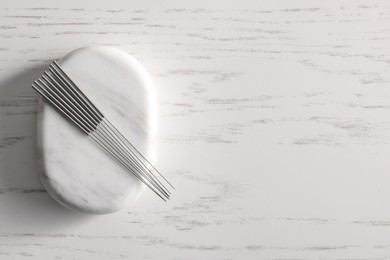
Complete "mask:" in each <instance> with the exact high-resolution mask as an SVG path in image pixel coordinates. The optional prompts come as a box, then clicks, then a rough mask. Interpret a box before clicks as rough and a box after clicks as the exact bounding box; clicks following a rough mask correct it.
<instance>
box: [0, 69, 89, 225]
mask: <svg viewBox="0 0 390 260" xmlns="http://www.w3.org/2000/svg"><path fill="white" fill-rule="evenodd" d="M47 66H48V65H47ZM45 68H46V66H42V67H41V68H31V69H28V70H25V71H23V72H22V73H19V74H17V75H13V76H11V77H8V78H6V79H4V78H0V221H1V223H3V224H4V227H5V228H4V231H5V232H7V230H8V229H9V230H15V228H16V227H17V228H18V229H19V228H20V229H22V230H23V231H25V232H26V231H28V230H30V231H33V229H34V230H39V231H40V232H50V231H53V229H58V228H59V227H61V226H66V225H72V224H76V223H79V222H80V221H85V220H86V218H88V216H87V215H84V214H80V213H76V212H72V211H69V210H68V209H65V208H64V207H62V206H61V205H59V204H58V203H57V202H56V201H55V200H54V199H52V198H51V197H50V195H49V194H48V193H47V192H46V191H45V190H44V188H43V186H42V185H41V184H40V182H39V179H38V175H37V157H36V110H37V102H38V94H37V93H35V91H34V90H33V89H32V88H31V83H32V82H33V81H34V80H35V79H37V78H38V77H39V76H40V75H41V73H42V72H43V70H44V69H45Z"/></svg>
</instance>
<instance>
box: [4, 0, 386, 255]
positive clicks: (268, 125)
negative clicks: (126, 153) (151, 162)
mask: <svg viewBox="0 0 390 260" xmlns="http://www.w3.org/2000/svg"><path fill="white" fill-rule="evenodd" d="M99 2H101V3H99ZM99 44H100V45H111V46H116V47H119V48H122V49H124V50H126V51H128V52H129V53H131V54H132V55H134V56H135V57H136V58H137V59H139V60H140V61H141V62H142V64H143V65H144V66H145V67H146V68H147V70H148V71H149V72H150V74H151V75H152V78H153V80H154V82H155V84H156V86H157V93H158V105H159V149H158V151H159V159H158V164H157V166H158V167H159V168H160V169H161V170H162V171H164V172H165V173H166V175H167V176H168V177H169V178H170V179H171V180H172V181H173V182H174V183H175V185H176V187H177V190H176V192H175V196H174V198H173V200H172V201H170V202H169V203H162V202H161V201H160V200H159V199H157V198H156V197H155V196H154V195H153V194H152V193H151V192H147V193H145V194H144V196H142V198H140V199H139V200H138V201H137V202H136V203H134V204H132V205H129V207H128V208H127V209H126V210H124V211H122V212H119V213H116V214H112V215H106V216H85V215H80V214H76V213H72V212H70V211H68V210H66V209H64V208H62V207H61V206H59V205H58V204H57V203H56V202H55V201H54V200H53V199H52V198H51V197H50V196H49V195H48V194H47V193H46V192H45V191H44V190H43V188H42V186H41V185H40V183H39V181H38V179H37V177H36V176H37V172H36V155H35V134H36V131H35V120H36V104H37V95H36V94H35V93H34V91H33V90H32V89H31V88H30V84H31V82H32V81H33V80H34V79H36V78H37V77H38V75H40V73H41V72H42V70H43V69H44V68H45V67H46V66H47V65H48V64H49V62H50V61H51V60H52V59H55V58H59V57H61V56H63V55H64V54H65V53H67V52H69V51H70V50H72V49H74V48H77V47H81V46H84V45H99ZM389 83H390V2H389V1H375V0H374V1H369V0H366V1H289V0H287V1H255V0H253V1H246V0H240V1H172V2H168V1H152V2H150V1H139V2H133V1H92V0H90V1H74V0H72V1H69V0H68V1H61V2H54V1H42V0H38V1H27V0H25V1H13V0H2V1H1V5H0V259H13V260H14V259H24V258H28V257H29V258H30V259H94V260H95V259H117V258H118V259H122V258H123V259H320V258H321V259H390V160H389V158H390V85H389Z"/></svg>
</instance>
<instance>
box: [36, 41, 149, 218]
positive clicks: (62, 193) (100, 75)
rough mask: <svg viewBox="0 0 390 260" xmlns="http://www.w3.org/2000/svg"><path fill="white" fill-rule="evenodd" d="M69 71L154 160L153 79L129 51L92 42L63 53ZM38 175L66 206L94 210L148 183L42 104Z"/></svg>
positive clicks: (124, 202) (121, 202)
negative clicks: (92, 45)
mask: <svg viewBox="0 0 390 260" xmlns="http://www.w3.org/2000/svg"><path fill="white" fill-rule="evenodd" d="M59 63H60V64H61V66H62V67H63V69H64V70H65V71H66V73H67V74H68V75H69V76H70V77H71V78H72V79H73V80H74V82H75V83H76V84H77V85H78V86H79V87H80V89H81V90H82V91H83V92H84V93H86V94H87V96H88V97H89V98H90V99H91V101H92V102H93V103H94V104H96V106H97V107H98V108H99V109H100V110H101V111H102V112H103V113H104V114H105V116H106V117H107V118H108V119H109V120H110V121H111V122H112V123H113V124H114V125H116V127H117V128H118V129H119V130H120V131H121V132H122V133H123V134H124V135H125V136H126V137H127V138H128V139H129V140H130V141H131V142H132V143H133V144H134V145H135V146H136V147H138V149H139V150H140V151H141V152H142V153H143V154H144V155H145V156H147V157H148V159H149V160H150V161H151V162H152V163H153V162H154V161H155V157H156V134H157V109H156V108H157V105H156V96H155V89H154V86H153V83H152V81H151V79H150V77H149V75H148V73H147V71H146V70H145V69H144V68H143V67H142V65H141V64H140V63H139V62H138V61H137V60H135V59H134V58H133V57H132V56H130V55H129V54H128V53H126V52H124V51H122V50H118V49H116V48H112V47H104V46H94V47H84V48H81V49H77V50H74V51H72V52H70V53H69V54H67V55H66V56H65V57H63V58H62V59H60V61H59ZM38 106H39V107H38V122H37V130H38V131H37V133H38V136H37V146H38V158H39V163H38V164H39V168H40V170H39V175H40V179H41V181H42V184H43V185H44V187H45V188H46V190H47V191H48V192H49V193H50V195H51V196H52V197H53V198H54V199H55V200H57V201H58V202H59V203H61V204H62V205H64V206H65V207H67V208H69V209H71V210H75V211H80V212H84V213H90V214H107V213H112V212H115V211H118V210H121V209H123V208H124V207H126V206H128V205H129V204H130V202H132V201H134V200H135V199H137V197H138V196H140V194H141V193H142V191H143V190H144V185H143V184H142V183H141V182H140V181H139V180H138V179H136V178H135V177H134V176H133V175H132V174H131V173H129V172H128V171H126V170H125V168H124V167H122V166H121V165H120V164H118V163H117V162H116V161H115V160H114V159H113V158H111V157H110V156H109V155H108V154H107V153H106V152H105V151H104V150H102V149H101V148H100V147H99V146H98V145H97V144H95V143H94V142H93V140H92V139H91V138H89V137H88V136H87V135H85V134H84V133H83V132H82V131H81V130H79V129H78V128H77V127H76V126H75V125H73V124H72V123H71V122H70V121H68V120H67V119H65V118H64V117H62V116H61V115H60V114H59V113H58V112H57V111H55V110H54V109H53V108H52V107H51V106H49V105H48V104H46V103H45V102H44V101H43V100H40V102H39V105H38Z"/></svg>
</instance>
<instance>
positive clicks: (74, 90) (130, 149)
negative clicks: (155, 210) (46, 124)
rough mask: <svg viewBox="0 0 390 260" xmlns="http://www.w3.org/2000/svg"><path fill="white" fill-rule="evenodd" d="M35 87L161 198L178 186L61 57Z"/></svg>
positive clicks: (51, 103)
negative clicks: (87, 90) (71, 74)
mask: <svg viewBox="0 0 390 260" xmlns="http://www.w3.org/2000/svg"><path fill="white" fill-rule="evenodd" d="M32 87H33V88H34V89H35V90H36V91H37V92H38V93H39V94H40V95H41V96H42V97H44V99H45V100H46V101H47V102H48V103H49V104H50V105H52V106H53V107H54V108H56V109H57V111H59V112H60V114H62V115H63V116H65V117H67V118H68V119H69V120H70V121H72V122H73V123H74V124H75V125H76V126H77V127H79V128H80V129H81V130H82V131H83V132H84V133H85V134H87V135H88V136H89V137H91V138H92V139H93V140H94V141H95V142H96V143H97V144H98V145H99V146H100V147H101V148H103V149H104V150H105V151H106V152H107V153H108V154H110V155H111V156H112V157H113V158H114V159H115V160H116V161H117V162H118V163H120V164H121V165H122V166H123V167H125V168H126V169H127V170H128V171H129V172H131V173H132V174H133V175H134V176H135V177H137V178H138V179H139V180H140V181H141V182H142V183H144V184H145V185H146V186H147V187H148V188H150V189H151V190H152V191H153V192H154V193H155V194H157V195H158V196H159V197H160V198H161V199H163V200H164V201H167V200H168V199H169V198H170V195H171V193H170V191H169V190H168V188H167V186H170V187H171V188H173V189H174V187H173V186H172V184H171V183H170V182H169V181H168V180H167V179H166V178H165V177H164V176H163V175H162V174H161V173H160V172H159V171H158V170H157V169H156V168H155V167H154V166H153V165H152V164H151V163H150V162H149V161H148V160H147V159H146V158H145V156H143V155H142V154H141V153H140V151H139V150H138V149H137V148H136V147H135V146H134V145H133V144H132V143H131V142H130V141H129V140H128V139H126V138H125V137H124V136H123V134H121V133H120V132H119V130H118V129H117V128H116V127H115V126H114V125H113V124H111V122H110V121H109V120H108V119H107V118H106V117H105V116H104V115H103V114H102V112H100V111H99V109H97V108H96V106H95V105H94V104H92V102H91V101H90V100H89V99H88V98H87V96H86V95H85V94H84V93H83V92H82V91H81V90H80V88H79V87H77V85H76V84H75V83H74V82H73V81H72V79H71V78H70V77H69V76H68V75H67V74H66V73H65V71H64V70H63V69H62V68H61V66H60V65H59V64H58V62H57V61H55V60H54V61H53V62H52V63H51V64H50V66H49V70H46V71H45V72H44V74H43V75H42V76H41V77H40V78H39V79H37V80H36V81H35V82H34V83H33V84H32ZM154 173H157V174H154ZM160 179H161V180H160ZM162 181H163V182H164V183H165V184H166V185H164V184H163V183H162Z"/></svg>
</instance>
